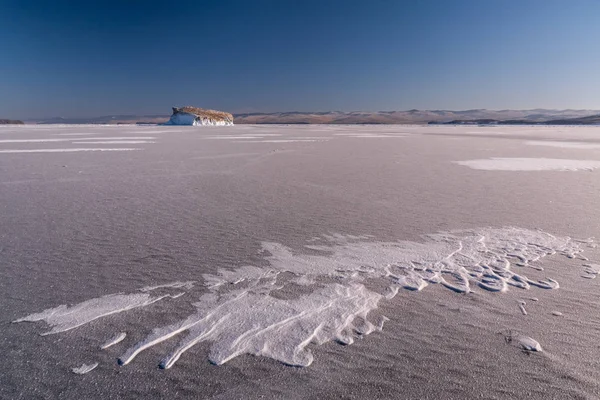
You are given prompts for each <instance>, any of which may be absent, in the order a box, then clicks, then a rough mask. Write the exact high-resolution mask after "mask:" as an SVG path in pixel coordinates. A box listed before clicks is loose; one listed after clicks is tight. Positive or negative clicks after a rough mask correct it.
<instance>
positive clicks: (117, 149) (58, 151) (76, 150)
mask: <svg viewBox="0 0 600 400" xmlns="http://www.w3.org/2000/svg"><path fill="white" fill-rule="evenodd" d="M136 150H142V149H140V148H128V147H121V148H114V149H110V148H100V147H97V148H72V149H19V150H0V153H78V152H81V151H136Z"/></svg>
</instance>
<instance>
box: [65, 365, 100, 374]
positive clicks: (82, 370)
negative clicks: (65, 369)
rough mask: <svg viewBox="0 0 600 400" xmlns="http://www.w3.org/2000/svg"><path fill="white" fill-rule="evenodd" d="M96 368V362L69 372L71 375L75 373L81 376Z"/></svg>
mask: <svg viewBox="0 0 600 400" xmlns="http://www.w3.org/2000/svg"><path fill="white" fill-rule="evenodd" d="M97 366H98V363H97V362H96V363H92V364H83V365H82V366H81V367H78V368H71V371H73V373H75V374H77V375H83V374H87V373H88V372H90V371H92V370H93V369H95V368H96V367H97Z"/></svg>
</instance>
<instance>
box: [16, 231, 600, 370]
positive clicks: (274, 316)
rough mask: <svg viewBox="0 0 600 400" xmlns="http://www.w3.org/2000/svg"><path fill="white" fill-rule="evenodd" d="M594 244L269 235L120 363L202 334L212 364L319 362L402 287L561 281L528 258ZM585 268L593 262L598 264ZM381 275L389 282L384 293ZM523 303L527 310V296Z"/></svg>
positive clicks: (572, 253)
mask: <svg viewBox="0 0 600 400" xmlns="http://www.w3.org/2000/svg"><path fill="white" fill-rule="evenodd" d="M591 245H593V241H592V240H591V239H588V240H573V239H571V238H569V237H560V236H554V235H551V234H549V233H546V232H543V231H539V230H528V229H521V228H515V227H508V228H482V229H473V230H457V231H450V232H441V233H437V234H432V235H427V236H424V237H423V240H422V241H421V242H413V241H397V242H379V241H375V240H374V239H373V238H371V237H369V236H344V235H339V234H331V235H324V236H323V237H322V238H313V239H311V240H310V241H309V242H308V244H307V245H306V249H305V250H304V251H298V250H297V249H296V250H292V249H291V248H289V247H286V246H285V245H283V244H280V243H275V242H266V243H263V244H262V250H263V254H265V259H266V261H267V262H268V265H265V266H260V267H259V266H253V265H247V266H242V267H239V268H232V269H228V268H223V269H220V270H218V271H217V272H216V273H212V274H204V275H203V276H202V277H203V281H204V288H203V290H204V294H203V295H202V296H200V297H199V298H198V300H197V301H195V302H194V303H193V304H192V305H193V307H194V308H195V311H193V312H191V313H190V314H189V315H188V316H187V317H185V318H183V319H181V320H180V321H178V322H175V323H172V324H169V325H166V326H162V327H157V328H154V329H153V330H152V331H151V332H150V333H149V334H148V335H147V336H146V337H145V338H143V339H142V340H140V341H139V342H138V343H136V344H134V345H133V346H131V347H130V348H129V349H127V350H126V351H125V352H124V353H123V354H122V356H121V357H120V358H119V363H120V364H122V365H126V364H129V363H130V362H132V361H133V360H134V359H135V357H136V356H137V355H138V354H139V353H140V352H142V351H144V350H146V349H148V348H150V347H152V346H155V345H157V344H159V343H163V342H165V341H175V340H176V341H177V342H178V343H177V344H174V346H173V347H172V350H171V351H170V353H169V354H168V355H167V356H166V357H165V358H164V359H163V360H162V361H161V362H160V366H161V367H162V368H170V367H172V366H173V365H174V364H175V363H176V361H177V360H178V359H179V358H180V357H181V356H182V355H183V354H184V353H185V351H187V350H188V349H190V348H191V347H193V346H194V345H196V344H198V343H201V342H208V343H210V350H209V354H208V357H209V359H210V361H211V362H213V363H214V364H223V363H225V362H227V361H229V360H231V359H232V358H235V357H237V356H239V355H242V354H251V355H256V356H264V357H269V358H272V359H275V360H279V361H281V362H283V363H285V364H289V365H296V366H308V365H310V364H311V363H312V361H313V356H312V354H311V350H310V346H311V345H319V344H323V343H326V342H329V341H335V342H338V343H343V344H351V343H353V341H354V340H355V338H356V337H360V336H364V335H368V334H370V333H371V332H374V331H376V330H380V329H382V327H383V322H384V320H385V317H379V318H378V319H377V320H376V321H373V318H372V316H371V315H370V314H371V312H372V311H373V310H374V309H376V308H377V307H378V305H379V303H380V302H381V301H386V300H389V299H391V298H393V297H394V296H395V295H396V294H397V293H398V292H399V290H401V289H402V288H404V289H407V290H412V291H420V290H426V289H427V287H429V286H432V285H435V284H439V285H441V286H443V287H445V288H447V289H449V290H452V291H454V292H458V293H470V292H471V291H474V290H479V291H481V292H482V293H484V292H504V291H506V290H509V289H510V288H517V289H530V288H532V287H535V288H541V289H556V288H558V287H559V283H558V282H557V281H556V280H554V279H552V278H550V277H548V278H545V279H543V280H534V279H530V278H528V277H527V276H526V275H525V272H526V271H527V270H526V269H525V268H524V267H527V266H529V265H530V264H531V263H539V262H541V261H542V259H543V258H544V257H546V256H549V255H553V254H557V255H561V256H564V257H568V258H571V259H575V258H582V257H581V255H580V253H581V252H582V251H583V248H584V246H591ZM515 266H516V267H517V268H515ZM585 268H587V269H590V270H595V269H594V268H595V265H593V264H586V267H585ZM517 271H518V272H517ZM537 273H539V271H538V272H537ZM381 282H384V283H387V284H386V286H387V288H386V290H385V291H383V292H382V291H381ZM293 285H295V286H294V287H295V288H299V287H300V286H298V285H302V286H301V288H302V290H301V293H300V294H297V295H292V296H289V292H285V291H281V289H284V288H289V287H292V286H293ZM192 288H193V286H192V282H173V283H167V284H162V285H156V286H150V287H145V288H142V289H141V290H142V291H143V293H139V292H138V293H135V294H132V295H112V296H105V297H102V298H99V299H93V300H88V301H86V302H83V303H81V304H79V305H75V306H72V307H69V308H67V307H66V306H60V307H57V308H54V309H50V310H46V311H44V312H42V313H39V314H33V315H31V316H29V317H25V318H22V319H20V320H18V321H39V320H44V321H46V322H47V323H48V324H50V325H52V326H53V329H52V331H50V332H49V333H57V332H61V331H64V330H68V329H72V328H74V327H76V326H80V325H83V324H85V323H87V322H90V321H92V320H94V319H97V318H100V317H102V316H105V315H109V314H111V313H115V312H120V311H124V310H126V309H132V308H137V307H143V306H145V305H148V304H151V303H152V302H154V301H157V300H159V299H161V298H163V297H164V296H163V297H151V296H150V295H149V294H148V293H147V292H149V291H153V290H159V289H161V290H163V291H164V290H169V289H171V290H172V289H179V290H183V289H185V290H189V289H192ZM281 293H288V295H281ZM170 297H173V298H175V297H177V295H175V296H170ZM190 297H191V296H186V299H189V298H190ZM518 306H519V309H520V310H521V312H522V313H523V314H524V315H526V314H527V311H526V310H525V301H520V302H519V303H518ZM116 339H118V337H117V338H113V340H110V341H108V342H107V344H108V345H110V344H111V343H112V342H113V341H114V340H116ZM515 343H518V344H519V345H520V346H521V347H522V348H523V349H524V350H527V351H541V347H540V346H539V343H537V342H536V341H534V340H533V339H531V338H527V337H519V338H518V342H515Z"/></svg>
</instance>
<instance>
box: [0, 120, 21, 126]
mask: <svg viewBox="0 0 600 400" xmlns="http://www.w3.org/2000/svg"><path fill="white" fill-rule="evenodd" d="M8 124H15V125H23V121H19V120H18V119H0V125H8Z"/></svg>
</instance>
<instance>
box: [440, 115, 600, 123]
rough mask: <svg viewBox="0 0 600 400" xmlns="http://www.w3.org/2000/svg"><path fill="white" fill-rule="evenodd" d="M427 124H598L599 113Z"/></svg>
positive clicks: (599, 121) (463, 120) (460, 120)
mask: <svg viewBox="0 0 600 400" xmlns="http://www.w3.org/2000/svg"><path fill="white" fill-rule="evenodd" d="M429 124H443V125H524V124H534V125H600V114H597V115H589V116H587V117H578V118H563V119H547V118H546V119H544V120H541V121H539V120H536V119H507V120H497V119H458V120H452V121H448V122H439V121H430V122H429Z"/></svg>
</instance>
